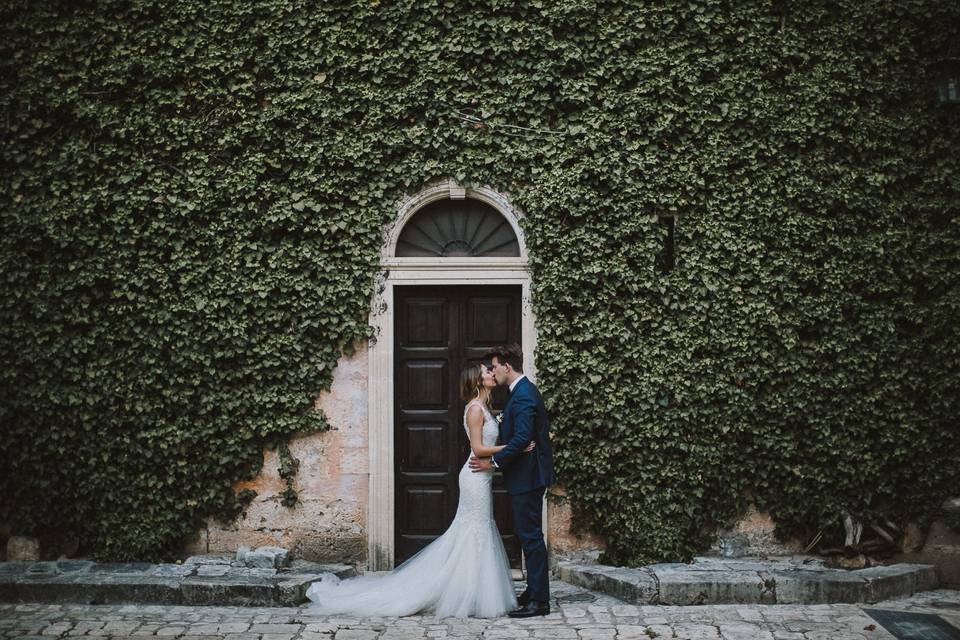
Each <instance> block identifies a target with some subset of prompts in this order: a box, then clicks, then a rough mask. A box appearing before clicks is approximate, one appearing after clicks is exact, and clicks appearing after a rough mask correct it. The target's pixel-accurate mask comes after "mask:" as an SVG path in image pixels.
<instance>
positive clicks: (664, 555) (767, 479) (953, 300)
mask: <svg viewBox="0 0 960 640" xmlns="http://www.w3.org/2000/svg"><path fill="white" fill-rule="evenodd" d="M0 12H2V13H0V19H2V26H0V30H2V37H0V109H2V117H3V124H2V131H3V137H4V144H3V145H2V151H0V162H2V167H3V171H2V174H0V181H2V189H0V205H2V206H0V216H2V218H0V219H2V223H3V234H2V236H0V261H2V262H0V264H2V275H0V277H2V281H3V292H4V294H3V296H0V352H2V354H3V356H2V357H3V361H2V364H3V366H2V368H0V394H2V395H0V425H2V432H3V438H2V439H0V453H2V461H3V466H4V473H3V474H0V520H4V521H7V522H8V523H10V525H11V526H12V528H13V530H14V531H16V532H21V533H27V532H35V531H39V530H44V529H50V528H53V529H67V530H73V531H76V532H78V533H79V534H80V535H81V536H82V538H83V540H84V542H85V544H86V545H87V546H88V548H89V549H91V550H93V551H94V552H95V553H96V554H97V555H98V556H100V557H103V558H115V559H126V558H161V557H167V556H170V555H171V554H173V553H175V552H176V550H177V549H178V548H179V546H180V545H181V543H182V541H183V539H184V538H185V537H187V536H190V535H191V534H192V533H193V532H194V531H196V530H197V529H198V528H199V527H200V525H201V523H202V522H203V521H204V520H205V519H206V518H208V517H210V516H215V517H219V518H221V519H225V520H229V519H231V518H233V517H235V516H236V514H237V513H238V512H239V510H240V509H242V506H243V502H248V501H249V500H250V498H251V497H252V496H250V495H249V492H247V493H244V494H243V495H242V496H241V500H240V501H239V502H238V499H237V497H235V495H234V489H233V487H234V485H235V483H236V482H237V481H238V480H241V479H243V478H249V477H251V476H252V475H253V474H255V473H256V472H257V471H258V469H259V467H260V465H261V464H262V460H263V450H264V448H265V447H268V446H270V447H273V446H280V447H283V443H284V442H286V441H287V440H288V439H289V438H290V437H291V436H292V435H294V434H296V433H299V432H306V431H311V430H317V429H324V428H326V423H325V420H324V418H323V416H322V415H320V414H319V413H318V412H316V411H315V410H313V408H312V405H313V399H314V398H315V397H316V395H317V394H318V393H319V391H321V390H322V389H324V388H327V387H328V386H329V384H330V381H331V374H332V370H333V368H334V366H335V365H336V362H337V359H338V357H339V356H340V354H341V352H342V350H344V349H347V350H349V349H350V348H351V347H352V345H355V344H356V343H357V342H358V341H362V340H364V339H366V338H367V337H368V335H369V329H368V327H367V324H366V311H367V307H368V304H369V300H370V297H371V294H372V282H373V276H374V274H375V272H376V268H377V255H378V250H379V247H380V244H381V241H382V230H383V228H384V226H385V225H386V224H387V223H388V222H389V221H390V220H391V219H392V216H393V215H395V211H396V204H397V203H398V202H399V201H401V200H402V199H403V197H404V196H405V195H409V194H411V193H414V192H416V191H418V190H420V189H421V188H422V187H423V186H424V185H426V184H427V183H429V182H430V181H431V180H435V179H438V178H443V177H447V176H450V177H454V178H455V179H457V180H459V181H461V182H463V183H464V184H467V185H472V184H476V185H481V184H482V185H488V186H491V187H493V188H495V189H498V190H500V191H502V192H505V193H507V194H509V196H510V197H511V199H512V201H513V202H514V203H515V204H516V205H517V207H518V208H519V210H521V211H522V212H523V213H524V216H525V217H524V220H523V223H522V224H523V226H524V229H525V233H526V237H527V242H528V246H529V249H530V253H531V261H532V264H531V269H532V275H533V280H534V300H533V304H534V309H535V312H536V315H537V329H538V335H539V342H538V351H537V368H538V371H539V378H540V382H541V387H542V390H543V392H544V395H545V397H546V398H547V399H548V404H549V406H550V409H551V411H552V415H553V428H554V431H555V434H556V449H557V452H558V453H557V455H558V460H557V462H558V468H559V472H560V476H561V479H562V480H563V482H564V484H565V485H566V488H567V491H568V493H569V495H570V496H571V499H572V500H573V503H574V505H575V506H576V507H577V509H578V511H579V513H580V514H581V515H582V516H583V518H584V522H585V523H586V524H587V525H588V526H591V527H593V528H595V529H597V530H599V531H601V532H602V533H604V534H606V536H607V537H608V540H609V551H608V553H607V560H608V561H610V562H617V563H639V562H644V561H649V560H653V559H678V558H687V557H689V556H690V555H691V554H692V553H694V552H696V551H697V550H698V549H700V548H701V547H702V545H703V544H704V543H705V541H706V535H707V533H708V532H709V531H711V530H712V529H713V528H714V527H716V526H717V525H719V524H721V523H723V522H725V521H726V520H727V519H729V518H730V517H732V516H733V515H735V514H736V513H737V512H738V511H739V510H741V509H742V508H743V506H744V499H745V498H744V496H746V495H752V497H753V499H754V500H755V501H756V502H757V504H758V506H760V507H761V508H764V509H767V510H769V511H770V512H771V513H772V514H773V515H774V516H775V518H776V519H777V521H778V523H779V525H780V527H781V530H782V532H784V533H785V534H793V535H805V536H811V535H813V533H815V532H816V531H818V530H820V529H822V528H823V527H825V526H829V525H831V523H833V522H835V520H836V518H837V514H838V513H839V512H840V511H842V510H846V511H849V512H851V513H855V514H857V515H858V516H860V517H863V518H866V519H868V520H869V519H870V518H879V517H881V516H885V517H891V518H894V519H898V520H902V519H904V518H908V517H912V516H915V515H917V514H921V513H925V512H929V511H930V510H931V509H932V508H933V506H934V505H936V504H938V503H939V502H940V501H941V500H942V498H943V497H944V496H945V495H947V493H948V492H949V490H950V489H951V488H955V487H956V486H958V481H960V461H958V456H957V455H956V452H957V451H958V445H960V435H958V429H957V422H956V416H957V415H958V408H960V407H958V400H957V398H958V395H960V394H958V391H960V384H958V382H960V380H958V376H960V372H958V355H960V353H958V339H957V338H958V335H957V327H956V318H957V317H960V313H958V312H960V308H958V307H960V296H958V288H957V285H958V283H957V279H958V273H960V270H958V269H957V266H958V265H957V256H958V250H960V225H958V222H957V205H956V203H957V202H958V201H960V179H958V160H957V158H958V153H957V149H958V148H960V144H958V143H960V134H958V131H960V126H958V125H960V114H958V112H957V110H951V109H950V108H948V107H943V106H940V105H937V104H936V103H935V102H934V98H933V92H932V91H931V90H930V87H929V82H930V80H931V77H930V71H929V69H930V65H931V64H932V63H933V62H935V61H936V60H937V59H938V58H940V57H942V56H944V55H946V54H947V52H948V49H949V46H950V42H951V41H956V39H957V32H956V27H955V25H957V24H960V5H957V4H956V3H949V2H942V1H940V0H904V1H898V2H893V1H892V0H866V1H862V0H856V1H854V0H839V1H836V2H833V1H831V2H827V1H826V0H809V1H797V2H790V1H788V2H779V1H778V2H769V1H762V0H748V1H745V2H729V1H719V0H683V1H682V2H680V1H668V2H634V1H629V2H627V1H622V2H617V1H613V2H604V3H597V2H590V1H583V0H556V1H553V2H542V1H538V0H528V1H525V2H514V1H513V0H511V1H509V2H508V1H505V0H504V1H496V0H488V1H487V2H483V3H469V2H453V1H450V0H446V1H439V0H437V1H420V0H418V1H412V0H411V1H406V2H405V1H396V2H393V1H388V0H364V1H362V2H357V3H353V4H349V5H348V4H347V3H319V4H318V3H305V2H298V1H289V2H281V1H277V0H252V1H250V2H243V3H240V2H226V1H222V0H211V1H210V2H205V3H176V4H174V5H171V4H169V3H162V2H159V1H151V0H104V1H102V2H96V3H94V2H50V3H31V2H26V1H24V0H20V1H16V2H9V3H6V4H5V5H4V8H2V9H0ZM951 29H953V31H952V32H951ZM664 215H675V216H677V226H676V242H677V247H676V263H675V267H674V268H673V270H671V271H669V272H666V273H665V272H663V270H661V269H658V268H657V262H656V256H657V254H658V252H660V251H661V249H662V244H663V241H664V231H663V227H662V226H661V225H660V224H658V222H657V217H658V216H664ZM283 450H284V449H283V448H281V451H283ZM295 467H296V464H295V461H293V460H292V459H290V460H286V462H285V471H284V472H285V473H288V475H289V474H290V473H294V472H295V470H296V469H295ZM284 499H285V502H286V503H288V504H290V505H295V500H296V498H295V496H294V495H286V494H285V496H284ZM293 508H295V506H294V507H293Z"/></svg>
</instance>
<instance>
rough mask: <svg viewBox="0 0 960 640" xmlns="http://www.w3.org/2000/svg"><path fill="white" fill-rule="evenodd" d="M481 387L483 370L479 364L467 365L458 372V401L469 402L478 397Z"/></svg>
mask: <svg viewBox="0 0 960 640" xmlns="http://www.w3.org/2000/svg"><path fill="white" fill-rule="evenodd" d="M482 386H483V369H481V368H480V365H479V364H471V365H467V366H466V367H464V368H463V371H461V372H460V399H461V400H463V401H464V402H470V401H471V400H476V399H477V398H479V397H480V389H481V387H482Z"/></svg>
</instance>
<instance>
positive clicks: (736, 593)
mask: <svg viewBox="0 0 960 640" xmlns="http://www.w3.org/2000/svg"><path fill="white" fill-rule="evenodd" d="M809 564H812V566H807V563H803V562H769V563H764V562H753V561H748V562H745V561H740V560H737V561H724V560H713V559H710V560H701V559H697V561H696V562H694V563H693V564H691V565H685V564H679V563H664V564H656V565H648V566H645V567H636V568H623V567H609V566H604V565H598V564H579V563H574V562H559V563H558V565H557V566H558V569H559V572H560V577H561V579H563V580H564V581H566V582H569V583H571V584H574V585H577V586H581V587H585V588H587V589H591V590H594V591H599V592H601V593H606V594H608V595H611V596H614V597H616V598H620V599H621V600H625V601H627V602H633V603H637V604H661V605H680V606H689V605H697V604H834V603H862V602H870V603H873V602H877V601H878V600H886V599H891V598H900V597H908V596H910V595H913V594H914V593H916V592H918V591H928V590H932V589H936V588H938V586H939V582H938V579H937V572H936V569H935V567H933V566H931V565H920V564H896V565H890V566H884V567H873V568H870V569H861V570H858V571H845V570H842V569H828V568H825V567H823V566H820V565H819V564H818V563H816V562H814V563H809Z"/></svg>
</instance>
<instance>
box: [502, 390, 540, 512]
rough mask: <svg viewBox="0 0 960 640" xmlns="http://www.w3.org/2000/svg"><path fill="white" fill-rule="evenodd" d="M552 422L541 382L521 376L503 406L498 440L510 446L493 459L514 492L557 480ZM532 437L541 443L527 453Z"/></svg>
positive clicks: (509, 491)
mask: <svg viewBox="0 0 960 640" xmlns="http://www.w3.org/2000/svg"><path fill="white" fill-rule="evenodd" d="M549 426H550V425H549V423H548V421H547V408H546V407H545V406H544V404H543V398H541V397H540V392H539V391H538V390H537V386H536V385H535V384H533V383H532V382H530V379H529V378H523V379H521V380H520V381H519V382H517V385H516V386H515V387H514V388H513V393H511V394H510V400H508V401H507V406H506V407H504V409H503V420H502V422H501V423H500V437H499V438H498V439H497V442H498V443H500V444H505V445H506V447H504V448H503V450H502V451H500V452H499V453H497V454H495V455H494V456H493V461H494V462H495V463H496V464H497V467H499V468H500V470H501V471H503V480H504V484H506V485H507V493H509V494H510V495H517V494H520V493H526V492H528V491H534V490H536V489H540V488H542V487H549V486H550V485H551V484H553V447H552V446H551V445H550V429H549ZM531 440H532V441H534V442H536V443H537V446H536V448H535V449H534V450H533V451H531V452H529V453H524V452H523V450H524V449H526V448H527V445H528V444H529V443H530V441H531Z"/></svg>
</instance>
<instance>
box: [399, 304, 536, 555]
mask: <svg viewBox="0 0 960 640" xmlns="http://www.w3.org/2000/svg"><path fill="white" fill-rule="evenodd" d="M520 297H521V289H520V287H519V286H474V287H451V286H442V287H440V286H429V287H420V286H416V287H415V286H410V287H397V288H396V289H395V290H394V300H395V309H396V313H395V318H396V326H395V327H394V329H395V333H394V336H395V337H394V346H395V349H394V388H395V394H396V397H395V399H394V401H395V406H394V416H395V423H394V469H395V473H396V478H395V486H396V496H395V503H394V504H395V513H396V522H395V536H394V540H395V552H396V562H397V564H399V563H401V562H403V561H404V560H406V559H408V558H409V557H410V556H412V555H413V554H415V553H416V552H417V551H419V550H420V549H422V548H423V547H425V546H426V545H427V544H429V543H430V542H432V541H433V540H435V539H436V538H437V537H439V536H440V535H441V534H442V533H443V532H444V531H446V529H447V527H448V526H449V525H450V523H451V522H452V521H453V517H454V515H456V512H457V501H458V499H459V497H460V491H459V487H458V475H459V473H460V469H461V467H462V466H463V463H464V462H465V461H466V460H467V458H468V457H469V455H470V442H469V439H468V438H467V435H466V432H465V431H464V428H463V411H464V407H465V403H464V402H463V401H462V400H460V393H459V386H460V371H461V370H462V369H463V368H464V367H465V366H466V365H467V364H470V363H474V362H480V361H482V359H483V356H484V354H485V353H486V352H487V351H488V350H489V349H490V347H493V346H495V345H498V344H506V343H511V342H516V343H518V344H519V343H520V336H521V333H520V332H521V315H520V314H521V307H520ZM506 400H507V391H506V389H503V388H497V390H496V391H495V393H494V396H493V406H494V410H495V412H496V411H500V410H502V409H503V406H504V404H505V403H506ZM493 511H494V517H495V518H496V521H497V527H498V528H499V529H500V535H501V537H502V538H503V544H504V546H505V548H506V550H507V555H508V556H509V557H510V562H511V564H512V566H513V567H515V568H518V567H519V566H520V542H519V540H518V539H517V536H516V534H514V531H513V519H512V517H511V512H510V499H509V496H508V495H507V491H506V488H505V487H504V486H503V478H502V477H500V473H499V472H497V473H496V474H495V476H494V481H493Z"/></svg>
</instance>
